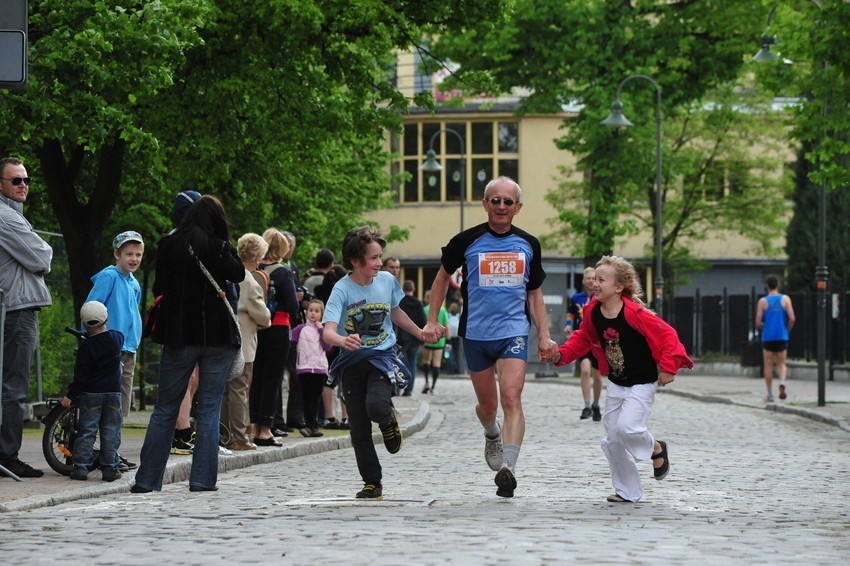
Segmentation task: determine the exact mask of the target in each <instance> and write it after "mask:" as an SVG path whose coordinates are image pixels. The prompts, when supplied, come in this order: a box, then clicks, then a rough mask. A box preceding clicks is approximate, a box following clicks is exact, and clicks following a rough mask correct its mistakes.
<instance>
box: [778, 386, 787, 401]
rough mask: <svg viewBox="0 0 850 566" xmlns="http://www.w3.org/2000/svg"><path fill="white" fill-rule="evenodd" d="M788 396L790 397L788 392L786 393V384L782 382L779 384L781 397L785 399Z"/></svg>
mask: <svg viewBox="0 0 850 566" xmlns="http://www.w3.org/2000/svg"><path fill="white" fill-rule="evenodd" d="M787 398H788V394H787V393H785V386H784V385H782V384H781V383H780V384H779V399H781V400H782V401H784V400H785V399H787Z"/></svg>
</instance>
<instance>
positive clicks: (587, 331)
mask: <svg viewBox="0 0 850 566" xmlns="http://www.w3.org/2000/svg"><path fill="white" fill-rule="evenodd" d="M623 303H624V306H623V308H624V309H625V318H626V323H627V324H628V325H629V326H631V327H632V328H634V329H635V330H637V331H638V332H639V333H640V334H641V335H643V337H644V338H646V343H647V344H648V345H649V349H650V351H651V352H652V359H654V360H655V363H656V364H657V365H658V370H659V371H662V372H666V373H671V374H673V375H676V372H677V371H679V369H680V368H692V367H694V362H693V361H692V360H691V359H690V358H689V357H688V353H687V352H686V351H685V347H684V346H683V345H682V343H681V342H679V335H678V334H677V333H676V330H675V329H674V328H673V327H672V326H670V325H669V324H667V323H666V322H664V321H663V320H662V319H661V317H659V316H658V315H656V314H655V313H653V312H652V311H650V310H649V309H647V308H645V307H642V306H640V305H639V304H638V303H636V302H634V301H632V300H631V299H629V298H628V297H623ZM597 306H599V301H598V300H596V298H594V299H593V300H592V301H590V302H589V303H588V304H587V305H586V306H585V307H584V310H583V313H582V316H583V320H584V323H583V324H582V325H581V326H580V327H579V329H578V330H576V331H575V332H574V333H573V334H572V335H571V336H570V337H569V339H568V340H567V341H566V342H564V343H563V344H562V345H561V347H560V348H559V349H558V351H559V352H561V359H560V360H559V361H558V363H557V364H556V365H558V366H562V365H564V364H568V363H570V362H572V361H573V360H576V359H578V358H579V357H581V356H583V355H585V354H586V353H587V352H588V351H590V352H591V353H592V354H593V356H594V357H595V358H596V361H598V362H599V373H600V374H602V375H608V373H609V371H610V370H609V368H608V358H606V357H605V351H604V350H603V348H602V342H601V341H600V340H599V334H598V333H597V331H596V327H595V326H593V322H592V318H591V311H592V310H593V309H594V308H597Z"/></svg>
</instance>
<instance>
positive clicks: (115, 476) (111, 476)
mask: <svg viewBox="0 0 850 566" xmlns="http://www.w3.org/2000/svg"><path fill="white" fill-rule="evenodd" d="M101 479H103V481H115V480H120V479H121V472H120V471H118V470H115V471H114V472H111V473H110V472H103V477H102V478H101Z"/></svg>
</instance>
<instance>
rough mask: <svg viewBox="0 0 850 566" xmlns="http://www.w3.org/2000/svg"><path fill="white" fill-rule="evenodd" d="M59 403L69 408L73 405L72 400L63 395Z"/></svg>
mask: <svg viewBox="0 0 850 566" xmlns="http://www.w3.org/2000/svg"><path fill="white" fill-rule="evenodd" d="M59 404H60V405H62V406H63V407H65V408H66V409H67V408H68V407H70V406H71V400H70V399H68V398H67V397H63V398H62V401H60V402H59Z"/></svg>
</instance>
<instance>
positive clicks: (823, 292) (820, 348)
mask: <svg viewBox="0 0 850 566" xmlns="http://www.w3.org/2000/svg"><path fill="white" fill-rule="evenodd" d="M810 1H811V3H812V4H814V5H815V6H817V7H818V8H820V9H821V10H823V6H821V4H820V3H819V2H817V0H810ZM777 6H778V4H774V5H773V7H772V8H771V9H770V11H769V12H768V13H767V25H766V28H770V22H771V20H772V19H773V13H774V12H775V11H776V7H777ZM775 43H776V38H774V37H772V36H769V35H767V34H764V35H762V38H761V49H759V51H758V53H756V54H755V56H753V61H757V62H759V63H765V62H770V61H775V60H777V59H778V58H779V56H778V55H776V54H773V53H771V52H770V46H771V45H774V44H775ZM825 67H826V65H824V68H825ZM828 112H829V110H828V109H827V106H826V104H824V106H823V115H824V117H826V116H827V114H828ZM817 247H818V264H817V265H816V266H815V288H816V290H817V365H818V407H824V406H826V343H827V338H828V332H827V306H828V303H829V268H828V267H827V265H826V181H825V180H823V179H822V180H821V182H820V183H819V184H818V244H817Z"/></svg>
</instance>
